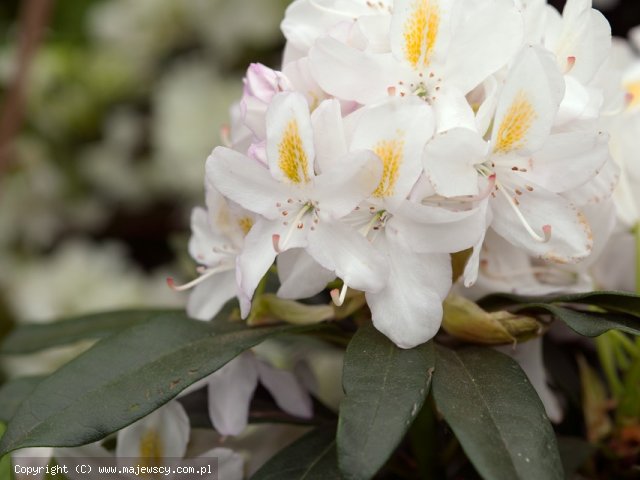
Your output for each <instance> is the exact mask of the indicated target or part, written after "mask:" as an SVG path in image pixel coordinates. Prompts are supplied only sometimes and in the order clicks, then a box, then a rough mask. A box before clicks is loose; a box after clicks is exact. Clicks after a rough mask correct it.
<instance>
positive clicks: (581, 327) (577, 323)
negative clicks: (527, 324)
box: [512, 303, 640, 337]
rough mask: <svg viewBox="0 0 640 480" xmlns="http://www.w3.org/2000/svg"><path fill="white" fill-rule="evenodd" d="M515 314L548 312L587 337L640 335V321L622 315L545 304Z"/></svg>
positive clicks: (520, 307) (522, 308) (525, 307)
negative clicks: (613, 332)
mask: <svg viewBox="0 0 640 480" xmlns="http://www.w3.org/2000/svg"><path fill="white" fill-rule="evenodd" d="M512 311H515V312H523V311H526V312H536V311H537V312H548V313H550V314H552V315H553V316H554V317H556V318H558V319H559V320H562V321H563V322H564V323H566V324H567V325H568V326H569V328H571V329H572V330H574V331H575V332H576V333H579V334H580V335H584V336H586V337H597V336H599V335H602V334H603V333H605V332H608V331H609V330H620V331H621V332H627V333H630V334H632V335H640V319H637V318H634V317H632V316H629V315H624V314H620V313H599V312H577V311H575V310H570V309H568V308H564V307H559V306H556V305H550V304H544V303H528V304H524V305H518V306H517V307H516V308H514V309H512Z"/></svg>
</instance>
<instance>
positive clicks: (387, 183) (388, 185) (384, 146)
mask: <svg viewBox="0 0 640 480" xmlns="http://www.w3.org/2000/svg"><path fill="white" fill-rule="evenodd" d="M373 151H374V152H375V153H376V155H378V157H380V160H382V165H383V170H382V179H381V180H380V183H379V184H378V187H377V188H376V189H375V190H374V192H373V196H374V197H378V198H383V197H389V196H391V195H393V190H394V188H395V186H396V182H397V181H398V174H399V170H400V165H401V163H402V155H403V153H404V140H402V139H400V138H396V139H393V140H381V141H380V142H378V143H377V145H376V146H375V147H374V149H373Z"/></svg>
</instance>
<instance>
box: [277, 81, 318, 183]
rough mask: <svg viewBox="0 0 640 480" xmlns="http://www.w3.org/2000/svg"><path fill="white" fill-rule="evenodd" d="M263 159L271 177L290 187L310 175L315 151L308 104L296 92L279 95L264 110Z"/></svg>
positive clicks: (307, 181) (310, 177)
mask: <svg viewBox="0 0 640 480" xmlns="http://www.w3.org/2000/svg"><path fill="white" fill-rule="evenodd" d="M267 159H268V160H269V170H270V171H271V174H272V175H273V178H275V179H276V180H278V181H280V182H284V183H286V184H292V185H299V186H301V185H304V184H306V183H309V182H310V181H311V179H312V178H313V176H314V161H315V149H314V146H313V129H312V128H311V118H310V116H309V105H308V104H307V101H306V100H305V98H304V96H302V95H301V94H300V93H280V94H278V95H276V96H275V97H274V98H273V101H272V102H271V105H269V110H268V111H267Z"/></svg>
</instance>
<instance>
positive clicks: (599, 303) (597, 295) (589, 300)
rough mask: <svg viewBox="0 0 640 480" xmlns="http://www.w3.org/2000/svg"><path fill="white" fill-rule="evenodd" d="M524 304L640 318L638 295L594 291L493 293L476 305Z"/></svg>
mask: <svg viewBox="0 0 640 480" xmlns="http://www.w3.org/2000/svg"><path fill="white" fill-rule="evenodd" d="M519 303H522V304H525V303H564V304H571V303H574V304H581V305H593V306H596V307H600V308H603V309H605V310H610V311H617V312H621V313H629V314H631V315H635V316H640V295H638V294H636V293H631V292H615V291H595V292H587V293H574V294H570V295H543V296H535V297H534V296H532V297H528V296H524V295H514V294H510V293H494V294H491V295H487V296H486V297H484V298H483V299H481V300H480V301H479V302H478V304H479V305H481V306H482V307H483V308H486V309H488V310H499V309H502V308H505V307H509V306H513V305H516V304H519Z"/></svg>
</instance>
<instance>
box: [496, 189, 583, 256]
mask: <svg viewBox="0 0 640 480" xmlns="http://www.w3.org/2000/svg"><path fill="white" fill-rule="evenodd" d="M533 188H534V190H533V191H531V192H526V193H525V194H523V195H522V196H519V197H518V201H519V206H518V208H519V210H520V212H521V213H522V216H523V217H524V218H525V219H526V221H527V223H528V224H529V225H530V226H531V228H532V229H533V231H534V232H535V233H536V234H537V235H539V236H542V232H543V227H544V226H545V225H549V226H550V227H551V238H550V240H549V241H548V242H540V241H537V240H535V239H534V238H533V237H532V236H531V235H530V234H529V233H528V232H527V231H526V230H525V227H524V226H523V222H522V220H521V219H519V218H518V216H517V215H516V213H515V211H514V209H513V208H512V207H511V206H510V205H509V202H508V201H507V199H506V198H504V196H503V195H502V194H501V193H499V192H498V193H497V196H496V198H493V199H491V209H492V210H493V213H494V218H493V223H492V224H491V226H492V227H493V229H494V230H495V231H496V232H497V233H498V234H499V235H501V236H502V237H504V238H505V239H506V240H508V241H509V242H511V243H512V244H514V245H516V246H518V247H521V248H524V249H526V250H527V251H528V252H529V253H530V254H531V255H533V256H535V257H538V258H541V259H544V260H549V261H553V262H556V263H576V262H578V261H580V260H582V259H583V258H585V257H586V256H587V255H589V253H590V252H591V248H592V244H593V238H592V233H591V228H590V226H589V224H588V223H587V220H586V218H585V216H584V215H583V214H582V213H581V212H580V211H579V210H578V209H577V208H576V207H575V206H574V205H572V204H570V203H569V202H568V201H567V200H565V199H564V198H562V197H561V196H560V195H558V194H555V193H552V192H550V191H548V190H545V189H543V188H542V187H540V186H535V185H533Z"/></svg>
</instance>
